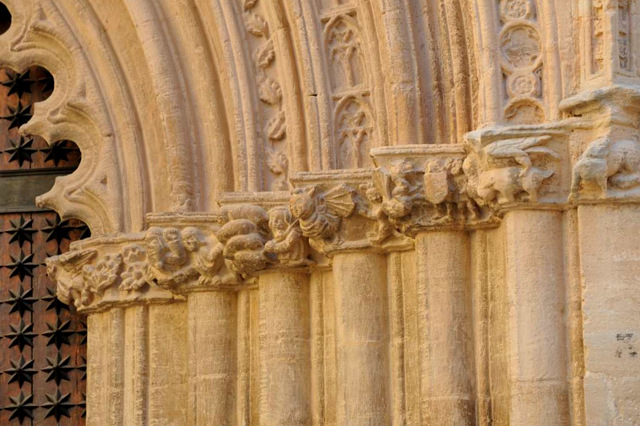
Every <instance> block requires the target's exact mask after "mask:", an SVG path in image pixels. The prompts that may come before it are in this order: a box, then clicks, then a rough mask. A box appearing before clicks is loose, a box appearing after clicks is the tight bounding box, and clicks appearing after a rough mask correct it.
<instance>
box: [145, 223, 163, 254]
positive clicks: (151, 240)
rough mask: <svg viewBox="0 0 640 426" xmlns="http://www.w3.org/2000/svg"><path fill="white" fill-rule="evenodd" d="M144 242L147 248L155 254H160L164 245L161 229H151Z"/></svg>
mask: <svg viewBox="0 0 640 426" xmlns="http://www.w3.org/2000/svg"><path fill="white" fill-rule="evenodd" d="M144 240H145V242H146V243H147V246H148V247H149V248H150V249H151V250H152V251H154V252H160V251H161V250H162V247H163V245H164V243H163V242H162V230H160V229H159V228H149V230H148V231H147V234H146V235H145V237H144Z"/></svg>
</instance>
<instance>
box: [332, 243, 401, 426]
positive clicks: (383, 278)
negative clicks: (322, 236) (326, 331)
mask: <svg viewBox="0 0 640 426" xmlns="http://www.w3.org/2000/svg"><path fill="white" fill-rule="evenodd" d="M333 274H334V281H335V283H336V285H335V303H336V305H335V315H336V334H337V336H336V337H337V342H336V343H337V348H336V352H337V364H338V391H337V392H338V397H337V400H338V407H337V420H338V424H339V425H387V424H389V422H390V403H389V390H388V378H389V360H388V357H389V324H388V318H387V312H388V302H387V272H386V257H385V256H384V255H381V254H377V253H372V252H364V251H363V252H355V253H338V254H336V255H335V257H334V261H333Z"/></svg>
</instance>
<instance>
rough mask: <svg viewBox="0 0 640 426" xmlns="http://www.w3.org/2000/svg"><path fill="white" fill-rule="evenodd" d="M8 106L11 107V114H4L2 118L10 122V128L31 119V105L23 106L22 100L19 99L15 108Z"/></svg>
mask: <svg viewBox="0 0 640 426" xmlns="http://www.w3.org/2000/svg"><path fill="white" fill-rule="evenodd" d="M7 108H9V115H5V116H2V117H0V119H3V120H8V121H9V122H10V124H9V129H8V130H11V129H13V128H14V127H20V126H22V125H23V124H25V123H26V122H28V121H29V120H31V117H32V114H31V105H29V104H27V105H25V106H22V102H21V101H18V106H17V107H15V108H13V107H10V106H7Z"/></svg>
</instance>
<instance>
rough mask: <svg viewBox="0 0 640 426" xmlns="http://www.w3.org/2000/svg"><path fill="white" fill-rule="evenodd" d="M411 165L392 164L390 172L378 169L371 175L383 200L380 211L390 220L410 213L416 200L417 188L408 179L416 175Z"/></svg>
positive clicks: (402, 163)
mask: <svg viewBox="0 0 640 426" xmlns="http://www.w3.org/2000/svg"><path fill="white" fill-rule="evenodd" d="M416 173H417V172H416V170H415V168H414V167H413V164H411V163H409V162H406V161H402V162H398V163H394V164H392V166H391V170H390V171H388V170H386V169H383V168H380V169H377V170H376V171H374V173H373V185H374V187H375V188H376V189H377V190H378V192H379V193H380V194H381V195H382V198H383V199H384V201H383V203H382V209H383V210H384V212H385V213H386V214H387V215H388V216H389V217H390V218H392V219H401V218H403V217H405V216H407V215H409V214H410V213H411V209H412V208H413V203H414V201H415V200H416V198H417V187H416V185H413V184H411V182H410V179H411V178H414V177H415V176H412V175H414V174H416Z"/></svg>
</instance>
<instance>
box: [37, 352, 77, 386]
mask: <svg viewBox="0 0 640 426" xmlns="http://www.w3.org/2000/svg"><path fill="white" fill-rule="evenodd" d="M70 362H71V357H70V356H68V357H66V358H62V356H61V355H60V352H58V353H57V354H56V356H55V357H54V358H49V357H47V366H46V367H45V368H43V369H42V371H44V372H45V373H48V375H47V380H46V381H47V382H50V381H52V380H54V381H55V382H56V386H59V385H60V382H62V381H63V380H66V381H69V372H70V371H73V370H74V369H75V367H72V366H71V365H69V364H70Z"/></svg>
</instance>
